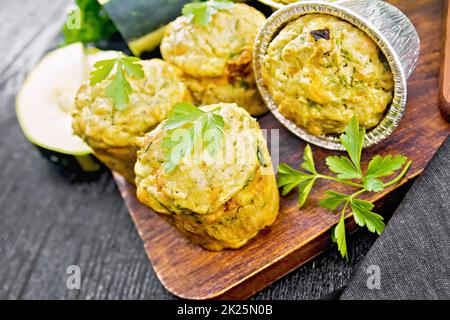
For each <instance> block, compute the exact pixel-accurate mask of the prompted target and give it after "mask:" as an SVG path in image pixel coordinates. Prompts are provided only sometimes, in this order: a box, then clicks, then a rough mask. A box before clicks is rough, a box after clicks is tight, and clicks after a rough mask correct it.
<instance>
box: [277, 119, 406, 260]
mask: <svg viewBox="0 0 450 320" xmlns="http://www.w3.org/2000/svg"><path fill="white" fill-rule="evenodd" d="M364 136H365V128H361V129H360V128H359V124H358V121H357V119H356V118H355V117H354V118H353V119H352V120H351V122H350V124H349V125H348V126H347V128H346V129H345V133H344V134H342V135H341V137H340V138H341V143H342V145H343V146H344V147H345V149H346V150H347V153H348V155H349V157H344V156H341V157H338V156H330V157H328V158H327V159H326V164H327V166H328V169H330V171H331V172H333V173H335V174H336V176H327V175H323V174H320V173H319V172H317V170H316V168H315V165H314V159H313V155H312V151H311V147H310V146H309V145H307V146H306V148H305V151H304V155H303V160H304V162H303V163H302V164H301V166H300V167H301V168H302V169H303V171H299V170H295V169H293V168H292V167H290V166H289V165H287V164H281V165H280V167H279V173H278V187H279V188H281V193H282V195H286V194H287V193H289V192H290V191H291V190H292V189H294V188H295V187H298V192H299V199H298V205H299V206H300V207H301V206H303V205H304V203H305V201H306V199H307V197H308V195H309V193H310V192H311V189H312V188H313V186H314V183H315V182H316V181H317V180H318V179H326V180H331V181H337V182H340V183H343V184H346V185H349V186H351V187H354V188H357V189H358V190H357V191H355V192H354V193H352V194H350V195H346V194H342V193H338V192H335V191H331V190H329V191H326V192H325V195H326V197H325V198H324V199H323V200H322V201H320V206H322V207H324V208H327V209H329V210H331V211H335V210H337V209H338V208H339V207H342V210H341V217H340V219H339V222H338V224H337V225H336V226H335V227H334V229H333V231H332V234H331V237H332V239H333V241H334V242H335V243H337V246H338V250H339V252H340V253H341V255H342V257H343V258H344V257H345V258H347V259H348V253H347V244H346V238H345V221H344V219H345V213H346V210H347V208H350V209H351V210H352V212H353V218H354V219H355V222H356V223H357V224H358V225H359V226H361V227H364V226H366V227H367V229H368V230H369V231H370V232H373V233H375V232H376V233H378V234H381V232H383V230H384V226H385V225H384V222H383V217H382V216H380V215H378V214H376V213H375V212H373V211H372V210H373V208H374V205H373V204H372V203H371V202H369V201H366V200H363V199H359V198H358V196H359V195H361V194H363V193H365V192H380V191H382V190H384V189H385V188H387V187H389V186H391V185H394V184H395V183H397V182H399V181H400V180H401V179H402V178H403V177H404V176H405V174H406V172H407V171H408V169H409V167H410V166H411V163H412V162H411V161H409V162H408V163H406V160H407V158H406V157H404V156H397V157H392V156H391V155H388V156H385V157H382V156H379V155H377V156H375V157H374V158H373V159H372V160H371V161H370V162H369V166H368V168H367V170H366V171H365V172H363V170H362V168H361V152H362V147H363V142H364ZM405 163H406V165H405V166H404V164H405ZM403 166H404V168H403V170H402V171H401V173H400V174H398V175H397V176H396V177H395V178H394V179H392V180H391V181H388V182H383V181H381V180H380V179H379V178H381V177H386V176H390V175H392V174H393V173H394V172H395V171H397V170H399V169H401V168H402V167H403Z"/></svg>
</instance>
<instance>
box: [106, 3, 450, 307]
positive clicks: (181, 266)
mask: <svg viewBox="0 0 450 320" xmlns="http://www.w3.org/2000/svg"><path fill="white" fill-rule="evenodd" d="M390 2H391V3H393V4H394V5H397V6H398V7H399V8H400V9H401V10H403V11H404V12H405V13H406V14H407V15H408V17H409V18H410V19H411V20H412V22H413V23H414V25H415V26H416V28H417V30H418V33H419V36H420V39H421V41H422V49H421V57H420V61H419V65H418V67H417V69H416V71H415V73H414V74H413V76H412V78H411V79H410V80H409V85H408V104H407V108H406V114H405V116H404V118H403V119H402V121H401V122H400V126H399V128H398V129H397V130H396V131H395V133H394V134H393V135H392V136H391V137H389V138H388V139H387V140H386V141H384V142H383V143H381V144H379V145H377V146H375V147H372V148H370V149H368V150H366V151H364V152H363V163H364V164H367V160H368V159H370V158H371V157H372V156H374V155H375V154H379V153H380V154H392V155H398V154H402V155H405V156H407V157H408V158H410V159H412V160H413V165H412V167H411V169H410V170H409V172H408V174H407V176H406V178H405V179H404V180H403V181H402V183H405V182H406V181H408V180H410V179H412V178H414V177H416V176H417V175H419V174H420V172H421V171H422V170H423V169H424V168H425V166H426V165H427V163H428V162H429V161H430V159H431V158H432V156H433V154H434V153H435V152H436V150H437V149H438V148H439V146H440V145H441V144H442V143H443V141H444V140H445V139H446V137H447V136H448V135H449V133H450V125H449V123H447V122H446V121H445V120H444V119H443V117H442V116H441V114H440V112H439V108H438V99H439V91H438V89H439V67H440V62H441V48H442V39H441V37H442V34H443V32H442V31H443V18H442V12H443V1H441V0H420V1H404V0H395V1H390ZM259 122H260V124H261V127H262V128H265V129H279V135H280V147H279V148H280V150H279V154H280V162H287V163H289V164H290V165H292V166H294V167H296V166H298V165H299V163H300V159H301V158H302V153H303V149H304V147H305V143H304V142H303V141H301V140H300V139H299V138H297V137H296V136H294V135H292V134H291V133H290V132H288V131H287V130H286V129H284V128H283V127H282V126H281V125H280V124H279V123H278V122H277V120H276V119H275V118H274V117H273V116H272V115H271V114H267V115H265V116H264V117H262V118H261V119H260V121H259ZM313 152H314V156H315V158H316V163H317V164H318V168H319V170H322V171H324V170H325V168H324V166H323V163H324V159H325V157H327V156H329V155H332V154H338V153H336V152H330V151H327V150H324V149H321V148H317V147H313ZM115 179H116V181H117V185H118V187H119V189H120V191H121V194H122V196H123V198H124V199H125V202H126V204H127V206H128V209H129V211H130V214H131V217H132V218H133V221H134V223H135V224H136V228H137V230H138V232H139V235H140V236H141V238H142V240H143V241H144V245H145V250H146V252H147V254H148V257H149V259H150V261H151V263H152V265H153V268H154V270H155V272H156V274H157V276H158V277H159V279H160V280H161V282H162V284H163V285H164V286H165V287H166V288H167V289H168V290H169V291H170V292H172V293H173V294H175V295H177V296H179V297H182V298H188V299H212V298H227V299H233V298H246V297H249V296H251V295H252V294H254V293H256V292H257V291H258V290H261V289H263V288H264V287H266V286H267V285H269V284H270V283H272V282H273V281H275V280H277V279H279V278H280V277H282V276H283V275H285V274H286V273H288V272H290V271H292V270H293V269H295V268H297V267H298V266H300V265H301V264H303V263H305V262H307V261H308V260H310V259H312V258H313V257H315V256H316V255H318V254H319V253H321V252H322V251H323V250H325V249H326V248H328V247H329V246H330V245H331V241H330V232H329V231H330V229H331V228H332V227H333V226H334V225H335V224H336V223H337V221H338V216H336V215H334V214H333V213H331V212H329V211H327V210H325V209H322V208H320V207H319V206H318V201H319V200H320V197H321V195H322V194H323V192H324V191H325V190H328V189H333V190H336V191H342V192H346V191H348V189H345V188H342V187H341V186H340V185H336V184H334V183H329V182H324V181H320V182H319V184H318V185H317V186H316V188H315V189H314V190H313V192H312V196H311V198H310V199H309V200H308V202H307V203H306V205H305V206H304V207H303V208H302V209H301V210H299V209H298V208H297V206H296V201H297V194H296V193H295V192H293V193H291V194H289V195H288V196H286V197H283V198H282V201H281V209H280V214H279V217H278V219H277V220H276V222H275V223H274V224H273V225H272V226H271V227H270V228H267V229H266V230H264V231H262V232H261V233H260V234H259V235H258V236H257V237H256V238H255V239H253V240H251V241H250V242H249V243H248V244H247V245H246V246H245V247H243V248H241V249H239V250H226V251H223V252H209V251H206V250H204V249H202V248H201V247H199V246H196V245H192V244H191V243H189V242H188V241H187V240H186V239H185V238H184V237H183V236H181V235H180V234H179V233H178V232H177V231H176V230H175V229H174V228H173V227H171V226H170V225H169V224H167V223H166V222H165V221H163V220H162V219H161V218H160V217H158V216H157V215H156V214H155V213H153V212H152V211H151V210H150V209H148V208H147V207H145V206H144V205H142V204H141V203H139V201H138V200H137V199H136V197H135V188H134V187H133V186H131V185H130V184H128V183H126V182H125V180H124V179H123V178H122V177H120V176H118V175H115ZM396 187H398V186H396ZM392 191H393V189H389V190H386V191H384V192H383V193H379V194H374V195H372V196H370V197H369V198H368V199H370V200H374V201H378V200H380V199H381V198H383V197H384V196H386V195H387V194H388V193H390V192H392ZM348 218H350V214H349V215H348V217H347V220H348V224H349V228H354V224H353V223H351V221H352V220H353V219H348Z"/></svg>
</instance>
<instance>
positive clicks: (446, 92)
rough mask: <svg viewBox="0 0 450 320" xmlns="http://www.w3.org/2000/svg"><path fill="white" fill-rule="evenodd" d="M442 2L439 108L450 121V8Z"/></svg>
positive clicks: (447, 2) (446, 3)
mask: <svg viewBox="0 0 450 320" xmlns="http://www.w3.org/2000/svg"><path fill="white" fill-rule="evenodd" d="M444 2H445V5H444V10H443V14H444V24H443V25H444V33H443V42H444V46H443V50H442V51H443V52H442V65H441V79H440V80H441V81H440V91H439V97H440V99H439V108H440V110H441V113H442V115H443V116H444V117H445V118H446V119H447V120H448V121H450V6H449V1H448V0H444Z"/></svg>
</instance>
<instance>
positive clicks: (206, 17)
mask: <svg viewBox="0 0 450 320" xmlns="http://www.w3.org/2000/svg"><path fill="white" fill-rule="evenodd" d="M233 5H234V3H233V2H232V1H228V0H210V1H207V2H194V3H188V4H185V5H184V7H183V11H182V12H183V16H185V17H186V18H188V19H189V21H191V22H193V23H196V24H200V25H207V24H208V23H210V22H211V21H212V16H213V15H214V14H216V13H217V12H219V11H221V10H228V9H230V8H232V7H233Z"/></svg>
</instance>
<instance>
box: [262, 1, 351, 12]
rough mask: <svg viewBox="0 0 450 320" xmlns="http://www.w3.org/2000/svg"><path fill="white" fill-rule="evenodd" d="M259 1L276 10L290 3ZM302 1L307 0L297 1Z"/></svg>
mask: <svg viewBox="0 0 450 320" xmlns="http://www.w3.org/2000/svg"><path fill="white" fill-rule="evenodd" d="M258 1H259V2H261V3H264V4H265V5H267V6H269V7H271V8H272V9H274V10H277V9H281V8H283V7H285V6H287V5H288V4H285V3H281V1H280V2H277V1H272V0H258ZM302 1H303V2H304V1H305V0H298V1H297V2H302ZM306 1H307V0H306ZM321 1H323V2H330V1H331V2H334V3H336V2H341V1H345V0H334V1H332V0H329V1H327V0H321Z"/></svg>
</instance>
